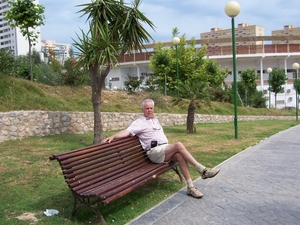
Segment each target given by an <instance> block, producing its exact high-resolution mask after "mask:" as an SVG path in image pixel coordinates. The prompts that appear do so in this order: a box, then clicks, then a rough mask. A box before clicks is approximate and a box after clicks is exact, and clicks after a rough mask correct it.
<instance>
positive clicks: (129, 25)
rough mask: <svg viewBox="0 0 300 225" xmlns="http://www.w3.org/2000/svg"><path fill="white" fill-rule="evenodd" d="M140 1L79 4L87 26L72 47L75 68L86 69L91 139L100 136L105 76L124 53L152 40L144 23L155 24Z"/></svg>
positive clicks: (99, 137)
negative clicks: (90, 107)
mask: <svg viewBox="0 0 300 225" xmlns="http://www.w3.org/2000/svg"><path fill="white" fill-rule="evenodd" d="M140 3H141V1H140V0H134V2H133V5H132V7H129V6H127V5H125V3H124V2H123V1H122V0H119V1H118V0H105V1H104V0H94V1H92V2H91V3H86V4H82V5H79V6H80V7H83V8H82V9H81V10H80V11H79V13H83V14H82V16H87V21H89V27H90V28H89V31H88V33H84V31H83V30H81V34H82V37H79V35H77V38H78V41H75V40H74V47H75V48H76V49H77V50H78V51H79V55H78V59H79V60H78V63H77V68H85V69H87V71H88V75H89V77H90V80H91V87H92V104H93V109H94V143H99V142H100V141H101V140H102V138H103V127H102V119H101V111H100V106H101V91H102V88H103V87H104V86H105V78H106V76H107V75H108V73H109V71H110V70H111V68H112V67H114V66H115V65H116V63H118V61H119V60H120V58H121V57H122V56H123V55H124V54H125V53H131V52H132V51H139V52H141V51H142V49H143V47H144V44H145V43H149V41H150V39H151V40H153V38H152V37H151V35H150V34H149V33H148V32H147V31H146V30H145V28H144V26H145V25H148V26H149V27H150V28H151V29H154V25H153V23H152V22H151V21H150V20H149V19H148V18H147V17H146V16H145V15H144V14H143V13H141V12H140V11H139V9H138V7H139V6H140Z"/></svg>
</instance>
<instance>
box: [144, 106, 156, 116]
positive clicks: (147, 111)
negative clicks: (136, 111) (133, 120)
mask: <svg viewBox="0 0 300 225" xmlns="http://www.w3.org/2000/svg"><path fill="white" fill-rule="evenodd" d="M143 113H144V116H145V117H148V118H153V117H154V106H153V104H152V102H145V104H144V108H143Z"/></svg>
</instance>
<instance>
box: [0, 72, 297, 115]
mask: <svg viewBox="0 0 300 225" xmlns="http://www.w3.org/2000/svg"><path fill="white" fill-rule="evenodd" d="M146 97H147V98H148V97H150V98H153V99H154V100H155V102H156V108H155V111H156V112H160V113H163V112H164V113H187V106H188V104H187V103H186V104H185V105H182V106H181V107H178V106H177V107H171V100H172V98H171V97H169V96H163V95H158V94H157V93H136V94H132V95H130V94H128V93H127V92H126V91H109V90H104V91H103V92H102V105H101V111H103V112H141V105H140V103H141V101H142V100H143V99H144V98H146ZM0 103H1V104H0V111H1V112H8V111H15V110H50V111H81V112H86V111H93V108H92V102H91V88H90V87H89V86H80V87H69V86H59V87H54V86H47V85H43V84H38V83H33V82H30V81H27V80H24V79H17V78H13V77H7V76H1V77H0ZM197 113H200V114H217V115H232V114H233V105H232V104H229V103H220V102H212V103H211V107H208V106H203V107H202V108H201V109H197ZM238 114H239V115H291V114H290V112H288V111H286V110H274V109H273V110H269V109H254V108H247V107H239V109H238Z"/></svg>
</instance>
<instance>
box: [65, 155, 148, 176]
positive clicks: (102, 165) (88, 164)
mask: <svg viewBox="0 0 300 225" xmlns="http://www.w3.org/2000/svg"><path fill="white" fill-rule="evenodd" d="M138 151H139V152H140V151H142V149H138ZM134 158H135V159H137V160H139V159H143V158H145V156H143V155H141V154H138V155H136V154H132V152H127V153H125V152H124V153H122V157H120V156H119V160H116V155H113V154H112V155H111V156H110V157H109V158H106V159H105V161H103V159H102V158H97V159H90V158H87V160H86V161H85V162H81V161H79V162H78V164H77V165H75V164H74V165H73V167H72V168H70V169H65V167H63V172H64V175H65V177H66V179H71V178H73V177H76V176H77V175H79V174H84V176H86V175H87V174H85V173H86V172H87V171H91V170H93V169H95V168H97V169H99V170H103V171H104V170H106V169H107V168H112V167H116V166H117V165H120V164H124V163H126V162H127V161H131V159H134ZM68 168H69V167H68Z"/></svg>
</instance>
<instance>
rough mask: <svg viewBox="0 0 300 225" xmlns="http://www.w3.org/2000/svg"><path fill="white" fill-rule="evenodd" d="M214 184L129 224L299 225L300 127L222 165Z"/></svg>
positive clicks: (200, 182)
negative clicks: (200, 197)
mask: <svg viewBox="0 0 300 225" xmlns="http://www.w3.org/2000/svg"><path fill="white" fill-rule="evenodd" d="M219 168H220V169H221V171H220V173H219V174H218V175H217V176H216V177H215V178H212V179H207V180H202V179H198V180H197V181H196V182H195V185H196V186H197V187H198V189H199V190H200V191H201V192H202V193H203V194H204V197H203V198H202V199H194V198H192V197H188V196H187V195H186V189H185V188H184V189H182V190H180V191H179V192H178V193H176V194H175V195H173V196H172V197H170V198H168V199H167V200H165V201H164V202H162V203H161V204H159V205H157V206H156V207H154V208H152V209H150V210H149V211H147V212H146V213H144V214H142V215H141V216H139V217H138V218H136V219H135V220H133V221H131V222H130V223H128V224H130V225H141V224H143V225H147V224H153V225H171V224H172V225H182V224H183V225H190V224H191V225H192V224H193V225H196V224H197V225H199V224H201V225H202V224H222V225H223V224H230V225H235V224H237V225H241V224H247V225H249V224H272V225H273V224H285V225H286V224H288V225H293V224H294V225H296V224H297V225H298V224H300V126H296V127H292V128H290V129H288V130H285V131H282V132H279V133H277V134H275V135H274V136H272V137H270V138H268V139H265V140H263V141H261V142H260V143H258V144H257V145H255V146H253V147H250V148H248V149H246V150H245V151H243V152H241V153H240V154H238V155H236V156H234V157H232V158H230V159H229V160H227V161H225V162H224V163H222V164H221V165H219Z"/></svg>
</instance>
